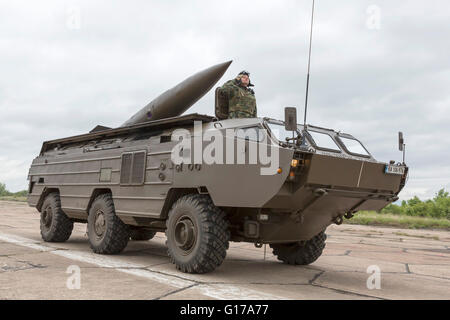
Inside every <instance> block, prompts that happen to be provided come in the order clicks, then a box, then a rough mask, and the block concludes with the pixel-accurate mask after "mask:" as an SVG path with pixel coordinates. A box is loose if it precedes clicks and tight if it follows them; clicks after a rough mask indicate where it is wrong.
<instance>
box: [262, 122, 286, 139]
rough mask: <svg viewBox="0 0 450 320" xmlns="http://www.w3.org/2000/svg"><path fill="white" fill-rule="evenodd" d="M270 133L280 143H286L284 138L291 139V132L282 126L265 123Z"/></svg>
mask: <svg viewBox="0 0 450 320" xmlns="http://www.w3.org/2000/svg"><path fill="white" fill-rule="evenodd" d="M267 125H268V126H269V129H270V131H271V132H272V133H273V134H274V136H275V138H277V139H278V141H280V142H286V138H292V131H286V129H285V127H284V125H281V124H277V123H270V122H267Z"/></svg>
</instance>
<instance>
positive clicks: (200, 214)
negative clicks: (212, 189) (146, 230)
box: [166, 194, 230, 273]
mask: <svg viewBox="0 0 450 320" xmlns="http://www.w3.org/2000/svg"><path fill="white" fill-rule="evenodd" d="M166 226H167V229H166V237H167V241H166V245H167V247H168V254H169V257H170V260H171V262H172V263H174V264H175V265H176V267H177V269H178V270H180V271H182V272H187V273H206V272H210V271H213V270H214V269H215V268H216V267H218V266H220V265H221V264H222V262H223V260H224V259H225V256H226V251H227V249H228V241H229V239H230V231H229V230H228V221H227V220H226V217H225V213H224V212H223V211H222V210H220V209H219V208H217V207H216V206H215V205H214V204H213V202H212V201H211V198H210V197H209V196H207V195H200V194H189V195H186V196H183V197H181V198H180V199H178V201H177V202H175V203H174V205H173V206H172V209H170V212H169V217H168V219H167V222H166Z"/></svg>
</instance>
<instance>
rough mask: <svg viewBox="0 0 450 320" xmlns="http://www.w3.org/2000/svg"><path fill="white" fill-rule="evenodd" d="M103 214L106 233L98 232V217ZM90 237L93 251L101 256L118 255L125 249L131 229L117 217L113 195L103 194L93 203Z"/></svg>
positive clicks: (89, 220)
mask: <svg viewBox="0 0 450 320" xmlns="http://www.w3.org/2000/svg"><path fill="white" fill-rule="evenodd" d="M99 212H101V213H102V214H103V221H104V223H103V225H104V231H103V233H101V234H98V233H97V232H96V226H95V222H96V215H97V213H99ZM88 237H89V244H90V246H91V249H92V251H94V252H95V253H100V254H116V253H120V252H122V251H123V249H125V247H126V246H127V244H128V240H129V239H130V228H129V227H128V226H127V225H126V224H124V223H123V222H122V220H120V219H119V218H118V217H117V216H116V210H115V208H114V202H113V199H112V197H111V194H101V195H99V196H98V197H97V198H96V199H95V200H94V202H93V203H92V206H91V209H90V210H89V216H88Z"/></svg>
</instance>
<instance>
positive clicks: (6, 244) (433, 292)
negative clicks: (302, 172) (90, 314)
mask: <svg viewBox="0 0 450 320" xmlns="http://www.w3.org/2000/svg"><path fill="white" fill-rule="evenodd" d="M85 231H86V226H85V225H84V224H75V227H74V231H73V233H72V236H71V238H70V239H69V240H68V241H67V242H65V243H46V242H43V241H42V240H41V237H40V233H39V214H38V212H37V211H36V210H35V209H34V208H30V207H28V206H27V204H25V203H19V202H9V201H0V299H120V300H123V299H193V300H202V299H239V300H241V299H450V232H446V231H429V230H406V229H395V228H381V227H366V226H350V225H341V226H336V225H333V226H331V227H329V228H328V229H327V235H328V240H327V245H326V248H325V250H324V254H323V255H322V256H321V257H320V258H319V259H318V260H317V261H316V262H315V263H313V264H311V265H309V266H289V265H285V264H283V263H281V262H279V261H278V260H277V259H276V257H275V256H273V255H272V251H271V249H270V248H269V246H267V250H266V258H265V259H264V247H263V248H260V249H258V248H255V247H254V246H253V245H252V244H247V243H234V242H232V243H230V249H229V250H228V253H227V258H226V259H225V261H224V263H223V264H222V265H221V266H220V267H219V268H217V269H216V270H215V271H214V272H212V273H209V274H205V275H191V274H184V273H181V272H178V271H177V270H176V269H175V266H174V265H172V264H171V263H170V261H169V259H168V257H167V254H166V247H165V244H164V243H165V236H164V234H163V233H157V234H156V236H155V238H154V239H152V240H150V241H137V242H136V241H130V242H129V244H128V247H127V248H126V249H125V251H124V252H122V253H121V254H119V255H109V256H107V255H97V254H94V253H92V252H91V250H90V248H89V244H88V239H87V237H86V236H85ZM78 270H79V277H77V275H78ZM368 271H369V272H368ZM377 271H379V274H378V273H377ZM374 272H375V273H374ZM378 275H379V277H378ZM77 279H79V282H78V280H77ZM78 285H79V286H78ZM78 287H79V289H78ZM377 287H379V288H377Z"/></svg>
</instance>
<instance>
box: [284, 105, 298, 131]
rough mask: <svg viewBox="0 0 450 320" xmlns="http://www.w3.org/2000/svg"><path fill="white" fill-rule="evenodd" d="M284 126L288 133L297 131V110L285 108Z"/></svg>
mask: <svg viewBox="0 0 450 320" xmlns="http://www.w3.org/2000/svg"><path fill="white" fill-rule="evenodd" d="M284 126H285V129H286V130H287V131H296V130H297V109H296V108H291V107H287V108H284Z"/></svg>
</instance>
